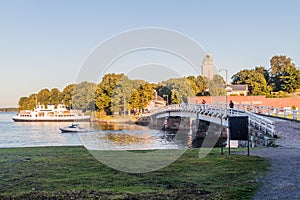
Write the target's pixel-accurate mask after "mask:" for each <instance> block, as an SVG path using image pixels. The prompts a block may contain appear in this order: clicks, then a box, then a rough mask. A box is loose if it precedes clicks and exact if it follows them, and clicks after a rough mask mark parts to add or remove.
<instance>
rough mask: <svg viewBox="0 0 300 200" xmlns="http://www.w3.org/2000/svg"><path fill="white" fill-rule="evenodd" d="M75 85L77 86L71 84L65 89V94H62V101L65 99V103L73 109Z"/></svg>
mask: <svg viewBox="0 0 300 200" xmlns="http://www.w3.org/2000/svg"><path fill="white" fill-rule="evenodd" d="M74 85H75V84H70V85H68V86H66V87H65V88H64V89H63V92H62V99H63V103H64V104H65V105H66V106H67V107H69V108H71V107H72V98H73V94H74V92H73V89H74Z"/></svg>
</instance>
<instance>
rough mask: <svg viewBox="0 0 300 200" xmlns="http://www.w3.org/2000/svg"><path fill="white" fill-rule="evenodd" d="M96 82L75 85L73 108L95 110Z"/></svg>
mask: <svg viewBox="0 0 300 200" xmlns="http://www.w3.org/2000/svg"><path fill="white" fill-rule="evenodd" d="M95 92H96V84H95V83H91V82H82V83H79V84H76V85H74V88H73V98H72V105H73V109H78V110H84V111H85V110H94V109H95V103H94V100H95Z"/></svg>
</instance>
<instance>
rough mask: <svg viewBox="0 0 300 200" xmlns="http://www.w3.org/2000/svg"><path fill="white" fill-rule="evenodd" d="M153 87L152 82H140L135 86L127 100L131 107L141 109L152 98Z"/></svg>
mask: <svg viewBox="0 0 300 200" xmlns="http://www.w3.org/2000/svg"><path fill="white" fill-rule="evenodd" d="M154 87H155V85H153V84H150V83H146V82H145V83H144V84H142V83H141V82H140V83H139V85H138V86H137V87H135V89H134V91H133V92H132V95H131V96H130V100H129V101H130V106H131V108H132V109H139V110H140V111H141V110H142V109H145V108H146V107H147V106H148V105H149V103H150V101H151V100H152V99H153V94H154Z"/></svg>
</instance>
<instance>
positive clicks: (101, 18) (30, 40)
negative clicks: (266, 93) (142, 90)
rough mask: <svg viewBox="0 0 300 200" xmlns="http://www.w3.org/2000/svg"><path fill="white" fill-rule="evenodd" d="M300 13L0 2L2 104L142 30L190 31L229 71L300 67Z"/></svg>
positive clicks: (161, 2) (193, 4) (168, 4)
mask: <svg viewBox="0 0 300 200" xmlns="http://www.w3.org/2000/svg"><path fill="white" fill-rule="evenodd" d="M299 10H300V1H297V0H294V1H293V0H286V1H283V0H280V1H278V0H251V1H250V0H248V1H242V0H235V1H234V0H226V1H225V0H219V1H218V0H209V1H208V0H205V1H201V0H195V1H189V0H187V1H174V0H156V1H155V0H151V1H150V0H149V1H146V0H136V1H133V0H119V1H116V0H106V1H104V0H102V1H101V0H98V1H96V0H95V1H93V0H87V1H84V0H81V1H79V0H51V1H50V0H48V1H40V0H35V1H34V0H6V1H5V0H0V27H1V29H0V68H1V75H0V94H1V97H0V107H6V106H17V102H18V99H19V97H21V96H27V95H29V94H30V93H34V92H38V91H39V90H40V89H42V88H49V89H51V88H54V87H57V88H59V89H63V88H64V87H65V86H66V85H68V84H70V83H73V82H75V79H76V76H77V74H78V73H79V70H80V66H81V64H82V63H83V62H84V60H85V58H86V57H87V56H88V55H89V53H90V52H91V51H92V50H93V49H94V48H95V47H96V46H97V45H98V44H99V43H101V42H102V41H104V40H106V39H107V38H109V37H111V36H112V35H115V34H118V33H119V32H122V31H126V30H129V29H133V28H139V27H162V28H168V29H173V30H176V31H179V32H181V33H184V34H186V35H188V36H190V37H191V38H193V39H194V40H196V41H197V42H198V43H200V44H202V45H203V46H204V47H205V49H206V50H208V51H209V52H210V53H211V54H212V56H213V58H214V60H215V63H216V65H217V67H218V68H228V69H229V74H230V75H232V74H234V73H236V72H238V71H239V70H241V69H244V68H253V67H255V66H258V65H262V66H265V67H267V68H268V67H269V60H270V59H271V57H272V56H273V55H279V54H280V55H287V56H289V57H291V58H292V59H293V61H294V63H295V64H296V65H297V66H300V45H299V43H300V42H299V39H300V12H299Z"/></svg>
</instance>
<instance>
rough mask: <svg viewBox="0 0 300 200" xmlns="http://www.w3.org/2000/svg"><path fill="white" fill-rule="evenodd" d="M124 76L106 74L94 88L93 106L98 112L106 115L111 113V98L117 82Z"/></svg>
mask: <svg viewBox="0 0 300 200" xmlns="http://www.w3.org/2000/svg"><path fill="white" fill-rule="evenodd" d="M124 76H125V75H124V74H115V73H112V74H106V75H105V76H104V77H103V78H102V81H101V82H100V83H99V84H98V85H97V87H96V96H95V104H96V106H97V108H98V109H99V110H104V111H106V112H107V113H110V112H112V110H111V105H112V99H111V98H112V96H113V94H114V90H115V87H116V85H117V84H118V82H119V81H120V80H121V78H123V77H124Z"/></svg>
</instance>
